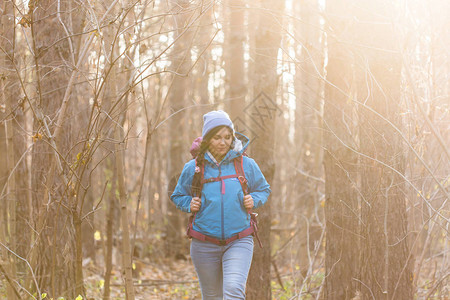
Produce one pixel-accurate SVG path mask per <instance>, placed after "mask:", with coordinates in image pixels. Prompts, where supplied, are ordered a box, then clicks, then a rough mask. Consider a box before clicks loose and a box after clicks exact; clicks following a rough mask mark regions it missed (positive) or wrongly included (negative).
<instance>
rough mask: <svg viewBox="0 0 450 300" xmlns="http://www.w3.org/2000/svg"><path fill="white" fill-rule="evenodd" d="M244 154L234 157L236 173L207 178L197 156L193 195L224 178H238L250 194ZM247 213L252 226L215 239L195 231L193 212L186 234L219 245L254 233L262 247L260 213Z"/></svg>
mask: <svg viewBox="0 0 450 300" xmlns="http://www.w3.org/2000/svg"><path fill="white" fill-rule="evenodd" d="M196 140H197V139H196ZM191 149H192V148H191ZM191 153H192V152H191ZM243 156H247V155H246V154H245V153H244V154H243V155H240V156H238V157H235V158H234V159H233V162H234V168H235V170H236V174H232V175H227V176H219V177H211V178H207V179H205V178H204V173H205V166H204V164H200V165H199V164H198V160H197V158H196V159H195V173H194V177H193V179H192V187H191V192H192V196H194V197H199V198H201V197H202V188H203V184H205V183H210V182H216V181H222V180H224V179H228V178H237V179H238V180H239V183H240V184H241V187H242V191H243V192H244V195H248V194H249V191H248V183H247V178H245V172H244V165H243V164H244V158H243ZM223 187H224V185H223ZM221 192H222V193H224V192H225V191H224V190H222V191H221ZM247 213H248V214H249V215H250V227H249V228H248V229H246V230H244V231H242V232H240V233H239V234H237V235H236V236H233V237H231V238H229V239H227V240H218V239H215V238H212V237H208V236H205V235H204V234H202V233H200V232H197V231H195V230H194V229H193V223H194V221H195V215H196V213H193V214H192V215H191V216H190V217H189V223H188V228H187V231H186V234H187V236H188V237H189V238H192V237H194V238H196V239H200V240H206V241H209V242H212V243H214V244H217V245H226V244H228V243H230V242H232V241H234V240H236V239H239V238H242V237H245V236H247V235H250V234H252V235H253V236H255V237H256V239H257V241H258V244H259V246H260V247H261V248H262V247H263V246H262V243H261V240H260V239H259V236H258V221H257V219H256V217H257V216H258V214H257V213H254V212H252V210H251V209H249V210H247Z"/></svg>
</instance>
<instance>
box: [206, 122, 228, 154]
mask: <svg viewBox="0 0 450 300" xmlns="http://www.w3.org/2000/svg"><path fill="white" fill-rule="evenodd" d="M232 142H233V134H232V132H231V130H230V129H229V128H228V127H223V128H222V129H220V130H219V131H218V132H217V133H216V134H215V135H213V137H212V138H211V140H210V141H209V148H208V149H209V152H211V154H212V155H213V156H214V158H215V159H216V160H217V161H221V160H222V159H223V158H224V156H225V155H226V154H227V153H228V150H230V147H231V143H232Z"/></svg>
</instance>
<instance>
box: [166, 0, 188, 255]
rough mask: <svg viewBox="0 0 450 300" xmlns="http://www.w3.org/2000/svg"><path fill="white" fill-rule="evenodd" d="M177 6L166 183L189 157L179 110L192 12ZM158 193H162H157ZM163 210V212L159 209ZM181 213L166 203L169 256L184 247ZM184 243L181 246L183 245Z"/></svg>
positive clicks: (185, 90) (180, 2) (181, 2)
mask: <svg viewBox="0 0 450 300" xmlns="http://www.w3.org/2000/svg"><path fill="white" fill-rule="evenodd" d="M177 3H178V9H177V14H176V16H175V26H176V28H175V29H176V37H178V38H179V39H178V41H177V42H176V43H175V45H174V48H173V59H172V68H173V69H172V70H173V71H174V72H176V74H175V75H174V76H175V77H174V78H173V81H172V85H171V90H170V91H169V93H170V95H169V103H170V108H171V111H170V113H171V114H172V113H175V115H172V116H171V118H170V122H169V128H170V129H169V130H170V134H169V137H170V140H169V155H170V157H169V161H168V171H167V175H168V176H169V177H168V178H167V182H170V181H171V180H173V179H174V178H176V176H177V175H178V174H179V173H180V172H181V170H182V168H183V164H184V163H185V161H186V159H187V158H189V156H188V155H189V151H188V150H189V145H188V143H186V140H187V139H186V130H185V129H184V128H185V127H184V126H181V127H180V124H186V118H185V117H184V113H183V112H180V111H181V109H183V108H184V107H185V105H186V103H187V101H186V99H188V98H189V97H190V96H191V95H192V91H191V90H190V89H189V87H188V75H189V74H187V73H188V71H189V68H190V67H191V47H192V32H191V30H190V29H189V28H188V27H187V26H189V23H190V22H192V20H193V19H194V17H193V15H192V13H190V12H189V8H190V4H189V1H186V0H178V1H177ZM166 195H167V193H165V194H164V198H163V199H164V200H165V201H166V203H168V202H169V200H168V197H167V196H166ZM161 196H162V195H161ZM163 213H164V211H163ZM184 216H185V215H184V214H183V213H182V212H180V211H179V210H178V209H176V207H175V205H173V204H172V203H169V205H168V207H167V218H168V219H167V220H168V222H167V228H166V232H167V244H166V253H167V254H168V255H169V256H174V255H177V254H181V253H182V252H186V251H185V250H184V251H182V250H181V249H182V248H184V247H183V246H186V245H187V244H186V243H185V241H186V239H184V238H183V237H182V233H183V230H182V228H184V225H185V224H183V225H182V223H181V220H184V218H183V217H184ZM183 244H184V245H183Z"/></svg>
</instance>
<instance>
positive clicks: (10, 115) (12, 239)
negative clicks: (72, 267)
mask: <svg viewBox="0 0 450 300" xmlns="http://www.w3.org/2000/svg"><path fill="white" fill-rule="evenodd" d="M0 8H1V11H2V14H1V15H0V17H1V25H0V35H1V36H2V38H1V39H0V46H1V49H2V51H1V52H0V61H1V63H2V64H1V65H2V66H3V67H4V69H3V68H0V72H1V73H0V74H1V75H0V91H1V94H2V101H1V104H2V108H1V109H2V110H4V111H5V112H6V114H7V116H6V118H5V119H3V118H2V120H5V121H3V122H2V123H3V124H5V126H4V127H3V126H1V128H0V130H4V131H3V132H2V133H4V134H6V136H4V137H2V138H4V139H2V142H4V141H6V149H3V150H6V151H4V152H1V153H3V155H2V156H3V157H4V158H6V161H5V164H4V165H2V169H4V170H6V171H7V173H6V174H4V175H5V177H4V179H5V181H4V182H5V185H6V186H5V185H3V184H1V185H0V188H1V190H0V197H1V199H5V200H4V204H5V205H2V206H3V207H4V208H5V216H6V218H5V219H4V222H5V223H4V229H3V227H2V226H0V229H1V230H3V232H4V233H5V236H2V241H3V242H5V243H6V241H8V243H7V244H8V247H9V248H10V249H11V250H12V251H14V252H15V253H17V252H18V251H17V250H18V247H17V237H18V236H20V235H18V234H17V233H19V234H20V233H21V232H20V231H18V229H21V231H24V232H29V231H27V230H25V227H24V226H23V223H24V222H21V225H22V227H20V228H18V226H17V225H18V224H17V223H18V218H17V213H16V212H20V208H21V207H22V205H23V204H24V203H25V204H26V200H27V199H26V197H25V198H24V199H20V200H19V199H18V198H16V197H17V180H16V179H18V178H19V177H18V172H16V171H15V165H16V162H17V161H18V159H17V157H16V156H17V154H18V155H21V154H22V153H20V152H16V150H22V149H18V147H17V146H18V145H17V144H16V142H17V141H18V140H19V138H16V139H15V138H14V134H15V131H16V130H17V127H18V126H17V124H16V122H15V115H16V114H21V113H22V112H23V109H22V108H21V107H19V106H18V105H17V104H18V103H19V102H20V101H19V99H18V94H19V91H20V90H19V83H18V77H17V73H16V72H15V70H14V63H15V53H14V51H15V45H16V37H15V23H14V16H15V10H14V7H13V3H11V2H9V1H5V2H3V5H2V6H0ZM16 153H17V154H16ZM22 167H23V164H21V165H20V166H19V168H20V169H21V170H22ZM19 168H18V169H19ZM2 181H3V180H2ZM25 235H26V234H25ZM3 238H4V239H3ZM1 252H2V254H3V255H4V261H7V262H8V263H7V265H6V266H5V271H6V272H7V273H8V277H9V280H10V283H12V282H13V281H17V280H18V278H17V258H16V256H15V255H12V253H7V252H6V251H5V249H3V247H2V249H1ZM3 255H2V256H3ZM22 255H23V253H22ZM7 287H8V288H7V295H8V299H18V297H17V295H16V293H17V291H16V290H15V289H16V286H15V285H12V284H8V285H7Z"/></svg>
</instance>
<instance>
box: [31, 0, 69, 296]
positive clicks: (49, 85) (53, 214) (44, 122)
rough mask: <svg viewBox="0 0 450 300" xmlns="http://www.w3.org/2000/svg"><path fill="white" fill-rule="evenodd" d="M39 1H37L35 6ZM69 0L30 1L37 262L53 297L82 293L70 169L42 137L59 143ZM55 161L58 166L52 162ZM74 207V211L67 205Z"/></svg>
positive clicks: (63, 144)
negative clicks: (78, 282) (66, 169)
mask: <svg viewBox="0 0 450 300" xmlns="http://www.w3.org/2000/svg"><path fill="white" fill-rule="evenodd" d="M35 5H36V6H35ZM65 9H67V2H66V1H61V2H60V6H59V5H57V3H56V1H51V0H46V1H39V2H30V3H29V11H30V12H32V13H30V15H31V33H32V41H31V43H32V51H33V54H34V61H35V68H36V70H35V71H36V73H35V76H36V87H37V90H38V100H37V101H36V106H35V111H36V112H37V114H36V115H35V119H34V124H33V134H34V135H35V137H37V138H36V139H35V140H34V146H33V151H32V172H33V174H32V190H33V194H32V199H33V203H34V208H33V209H34V211H35V216H36V228H35V232H39V237H38V241H37V245H36V247H35V248H34V254H33V259H32V262H33V264H34V265H35V270H36V273H37V274H36V275H37V277H38V284H39V285H40V288H41V290H42V291H43V292H46V293H47V294H48V295H49V296H51V297H54V298H56V297H58V296H61V295H64V296H65V297H71V298H73V297H76V296H77V295H76V287H75V286H74V284H73V282H75V277H76V276H75V261H76V252H75V251H76V245H75V244H74V241H75V229H74V222H73V219H72V212H71V211H70V208H72V207H73V206H72V204H73V203H72V201H73V199H72V197H71V196H70V195H68V194H67V193H66V192H65V189H66V186H65V185H66V183H67V181H66V179H64V176H65V174H64V173H65V172H64V173H61V170H60V169H57V168H55V165H56V164H55V163H51V164H49V163H48V162H52V161H54V160H55V159H57V160H59V158H54V157H55V156H56V155H59V154H57V153H55V151H54V150H53V149H52V148H51V147H49V144H48V143H45V142H43V141H41V140H40V137H41V136H42V138H44V139H47V140H48V141H50V143H55V141H54V140H53V137H51V138H50V137H49V136H48V135H49V134H53V132H54V131H55V130H56V129H55V127H53V126H51V125H50V124H48V120H49V119H55V117H56V115H57V114H58V112H59V109H60V106H61V103H62V102H61V100H62V99H63V96H64V94H65V91H66V87H67V85H68V78H69V70H68V69H67V68H66V67H65V66H66V65H70V63H67V61H69V60H71V59H70V55H71V54H70V51H69V46H68V41H67V40H63V41H61V42H59V43H57V45H58V47H56V46H55V41H59V40H60V39H62V38H63V37H65V35H66V33H65V31H64V29H63V27H62V25H61V23H60V21H59V19H58V18H59V17H60V16H61V15H62V18H65V17H66V16H65V15H64V13H61V12H65V11H66V10H65ZM68 124H69V122H66V123H65V125H64V126H63V127H61V128H59V129H58V130H62V131H63V132H64V131H65V132H66V134H64V135H62V137H63V139H61V140H59V141H58V150H59V153H66V152H67V150H68V149H69V147H70V140H71V138H72V135H71V134H70V130H69V127H68ZM50 165H51V166H53V167H50ZM67 208H69V210H68V209H67Z"/></svg>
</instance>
